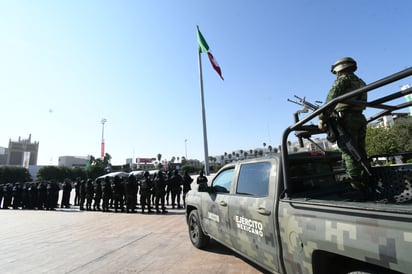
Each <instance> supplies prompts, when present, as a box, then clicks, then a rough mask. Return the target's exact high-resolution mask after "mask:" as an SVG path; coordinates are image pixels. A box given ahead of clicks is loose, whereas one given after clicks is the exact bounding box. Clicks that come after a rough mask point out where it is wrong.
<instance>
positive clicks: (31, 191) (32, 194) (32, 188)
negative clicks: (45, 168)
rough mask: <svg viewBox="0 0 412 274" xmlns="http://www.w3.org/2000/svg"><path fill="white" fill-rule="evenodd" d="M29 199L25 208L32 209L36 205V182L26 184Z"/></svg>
mask: <svg viewBox="0 0 412 274" xmlns="http://www.w3.org/2000/svg"><path fill="white" fill-rule="evenodd" d="M28 195H29V201H28V205H27V208H28V209H34V208H35V207H36V206H37V184H36V183H34V182H32V183H30V184H29V186H28Z"/></svg>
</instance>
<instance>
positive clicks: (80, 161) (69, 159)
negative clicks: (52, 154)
mask: <svg viewBox="0 0 412 274" xmlns="http://www.w3.org/2000/svg"><path fill="white" fill-rule="evenodd" d="M87 161H88V156H84V157H82V156H60V157H59V164H58V165H59V166H65V167H86V165H87Z"/></svg>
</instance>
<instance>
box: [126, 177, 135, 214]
mask: <svg viewBox="0 0 412 274" xmlns="http://www.w3.org/2000/svg"><path fill="white" fill-rule="evenodd" d="M125 192H126V212H127V213H129V212H135V210H136V204H137V179H136V177H135V176H134V175H133V174H131V175H130V176H129V178H127V182H125Z"/></svg>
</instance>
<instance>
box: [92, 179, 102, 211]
mask: <svg viewBox="0 0 412 274" xmlns="http://www.w3.org/2000/svg"><path fill="white" fill-rule="evenodd" d="M101 201H102V182H101V180H100V179H98V180H96V182H95V183H94V204H93V210H100V202H101Z"/></svg>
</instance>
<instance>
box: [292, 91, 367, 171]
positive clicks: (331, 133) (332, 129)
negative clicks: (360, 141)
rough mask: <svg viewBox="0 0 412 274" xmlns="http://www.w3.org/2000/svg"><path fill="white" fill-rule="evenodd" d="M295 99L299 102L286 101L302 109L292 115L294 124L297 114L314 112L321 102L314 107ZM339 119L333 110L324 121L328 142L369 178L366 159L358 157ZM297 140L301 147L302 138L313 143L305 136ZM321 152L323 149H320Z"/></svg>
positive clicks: (303, 99)
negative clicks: (350, 159) (338, 148)
mask: <svg viewBox="0 0 412 274" xmlns="http://www.w3.org/2000/svg"><path fill="white" fill-rule="evenodd" d="M294 96H295V98H297V99H298V100H299V101H294V100H290V99H288V101H289V102H292V103H295V104H298V105H300V106H303V109H302V110H300V111H297V112H296V113H295V114H294V117H295V122H298V121H299V114H300V113H306V112H308V110H312V111H315V110H317V109H318V108H319V105H318V104H320V103H321V102H320V101H316V105H315V104H312V103H310V102H308V101H306V99H305V97H303V98H300V97H298V96H296V95H294ZM341 119H342V118H341V117H340V116H339V114H338V113H337V112H336V111H335V110H334V111H333V112H332V114H331V117H330V118H329V119H328V120H327V121H326V132H327V134H328V138H327V139H328V140H329V141H330V142H334V141H336V142H337V143H338V146H339V147H340V148H341V149H342V150H343V151H344V152H345V153H347V154H349V155H350V156H351V157H352V159H353V160H355V161H356V162H358V163H360V164H361V166H362V167H363V169H364V170H365V171H366V173H368V175H369V176H372V173H371V171H370V170H369V167H368V164H367V162H366V159H365V158H364V157H362V155H360V153H359V151H358V150H357V149H356V148H355V147H354V145H353V143H352V139H351V137H350V136H349V134H348V133H347V132H346V130H345V128H344V127H343V126H342V121H341ZM298 138H299V143H300V144H301V147H303V142H302V138H307V139H308V140H309V141H311V142H312V143H314V142H313V141H312V140H311V139H310V136H309V137H306V136H304V135H303V136H302V135H300V136H298ZM314 144H315V145H316V146H317V147H319V145H317V144H316V143H314ZM322 150H323V149H322Z"/></svg>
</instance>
